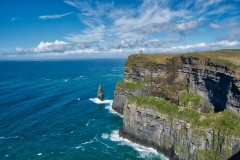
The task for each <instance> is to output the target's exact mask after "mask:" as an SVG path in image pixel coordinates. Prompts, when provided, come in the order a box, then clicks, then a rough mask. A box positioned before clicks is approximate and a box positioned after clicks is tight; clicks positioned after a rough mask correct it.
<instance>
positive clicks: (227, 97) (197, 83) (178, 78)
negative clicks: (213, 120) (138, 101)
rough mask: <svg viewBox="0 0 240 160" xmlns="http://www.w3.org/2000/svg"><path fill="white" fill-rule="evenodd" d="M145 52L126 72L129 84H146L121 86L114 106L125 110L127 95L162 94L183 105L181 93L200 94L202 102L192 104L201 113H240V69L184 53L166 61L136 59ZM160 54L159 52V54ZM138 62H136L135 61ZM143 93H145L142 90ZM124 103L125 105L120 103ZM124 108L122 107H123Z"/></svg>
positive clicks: (165, 59)
mask: <svg viewBox="0 0 240 160" xmlns="http://www.w3.org/2000/svg"><path fill="white" fill-rule="evenodd" d="M138 56H139V57H141V56H144V55H133V56H132V57H131V56H130V57H129V59H128V61H127V62H126V66H125V72H124V82H125V83H138V84H139V83H140V84H141V85H142V87H139V88H138V89H137V91H136V89H135V88H134V89H130V91H129V90H128V91H125V90H126V88H121V87H117V89H116V92H115V99H119V100H117V101H114V104H113V108H118V109H117V110H118V111H119V112H120V113H122V109H123V106H124V103H125V102H126V98H127V97H129V96H130V95H136V96H146V95H151V96H156V97H161V98H164V99H167V100H170V101H171V102H173V103H175V104H179V105H183V104H182V101H181V95H182V93H183V92H187V93H188V94H195V93H196V94H198V95H199V96H201V103H199V104H198V105H196V104H195V105H192V104H187V105H191V106H192V107H193V108H194V109H195V110H199V111H201V112H209V111H210V110H214V111H215V112H218V111H223V110H224V109H230V110H232V111H234V112H236V113H238V114H240V72H239V70H234V69H231V67H228V66H227V65H225V64H224V63H223V64H221V63H220V64H219V63H216V62H214V60H212V59H211V58H206V57H204V58H202V57H198V56H195V57H194V56H189V55H187V56H186V55H180V56H175V57H170V58H168V57H167V56H166V57H163V58H162V59H164V61H162V62H160V63H159V62H156V61H154V60H151V61H149V60H148V61H144V60H143V59H139V60H134V59H135V58H136V59H137V58H139V57H138ZM155 56H156V55H155ZM132 61H134V62H132ZM142 92H143V93H142ZM117 103H121V105H119V104H117ZM120 108H121V109H120Z"/></svg>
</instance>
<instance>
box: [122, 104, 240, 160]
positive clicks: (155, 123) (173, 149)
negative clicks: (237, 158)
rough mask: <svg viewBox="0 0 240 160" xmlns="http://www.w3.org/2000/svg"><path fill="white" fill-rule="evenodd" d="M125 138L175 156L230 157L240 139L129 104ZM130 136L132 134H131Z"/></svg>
mask: <svg viewBox="0 0 240 160" xmlns="http://www.w3.org/2000/svg"><path fill="white" fill-rule="evenodd" d="M123 114H124V123H123V124H124V125H123V128H122V131H121V135H122V136H123V137H127V138H129V139H130V140H133V141H136V142H140V143H141V142H143V141H145V143H144V144H145V145H148V146H151V147H154V148H156V149H158V151H160V152H162V153H165V154H166V155H167V156H169V157H171V158H173V159H217V160H221V159H227V158H229V157H230V156H232V155H234V154H235V153H236V152H237V151H239V150H240V139H239V138H235V137H234V136H230V135H228V134H227V133H223V132H221V131H219V130H215V129H211V128H202V127H196V126H192V125H191V123H188V122H186V121H185V120H181V119H178V118H175V117H172V116H169V115H168V114H163V113H160V112H155V111H154V110H152V109H147V108H146V106H145V107H141V106H139V105H137V104H136V103H129V104H127V105H126V106H125V107H124V112H123ZM129 135H132V136H131V137H130V136H129Z"/></svg>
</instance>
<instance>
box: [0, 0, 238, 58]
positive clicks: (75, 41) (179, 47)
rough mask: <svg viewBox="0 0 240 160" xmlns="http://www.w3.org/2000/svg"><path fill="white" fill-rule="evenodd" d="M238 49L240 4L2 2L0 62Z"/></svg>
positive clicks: (186, 0) (229, 0)
mask: <svg viewBox="0 0 240 160" xmlns="http://www.w3.org/2000/svg"><path fill="white" fill-rule="evenodd" d="M232 48H234V49H239V48H240V0H51V1H50V0H31V1H30V0H0V60H5V59H16V60H21V59H77V58H115V57H116V58H126V57H127V56H128V55H129V54H135V53H139V51H140V50H142V51H143V52H144V53H185V52H194V51H205V50H217V49H232Z"/></svg>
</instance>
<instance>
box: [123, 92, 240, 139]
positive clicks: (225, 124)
mask: <svg viewBox="0 0 240 160" xmlns="http://www.w3.org/2000/svg"><path fill="white" fill-rule="evenodd" d="M133 102H134V103H136V104H137V105H138V106H139V107H144V108H150V109H154V110H156V111H158V112H160V113H163V114H167V115H169V116H170V117H175V118H178V119H181V120H185V121H186V122H188V123H190V124H191V125H192V126H196V127H203V128H212V129H216V130H219V131H221V132H222V133H225V134H231V135H240V116H239V115H237V114H236V113H234V112H232V111H230V110H225V111H223V112H220V113H199V112H197V111H195V110H193V109H190V108H181V109H180V107H178V106H177V105H175V104H173V103H170V102H169V101H167V100H164V99H161V98H156V97H137V96H131V97H129V99H128V101H127V103H128V104H129V103H133Z"/></svg>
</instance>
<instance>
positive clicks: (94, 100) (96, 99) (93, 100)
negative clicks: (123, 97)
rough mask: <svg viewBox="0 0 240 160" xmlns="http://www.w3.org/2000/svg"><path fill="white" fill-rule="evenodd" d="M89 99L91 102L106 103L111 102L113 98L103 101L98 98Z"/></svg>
mask: <svg viewBox="0 0 240 160" xmlns="http://www.w3.org/2000/svg"><path fill="white" fill-rule="evenodd" d="M89 100H90V101H92V102H93V103H96V104H107V103H112V102H113V100H103V101H101V100H100V99H98V98H90V99H89Z"/></svg>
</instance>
